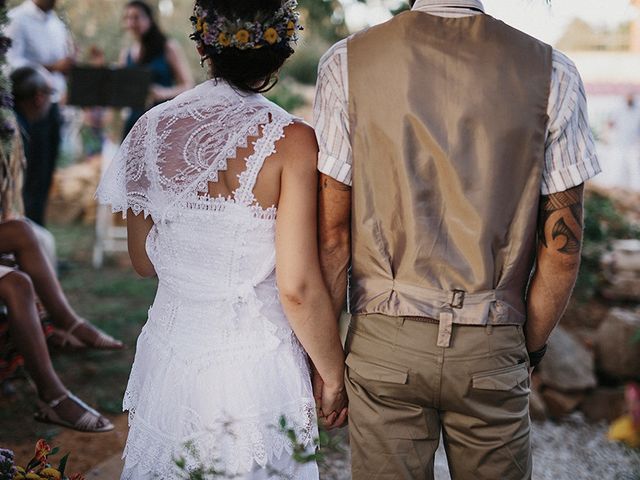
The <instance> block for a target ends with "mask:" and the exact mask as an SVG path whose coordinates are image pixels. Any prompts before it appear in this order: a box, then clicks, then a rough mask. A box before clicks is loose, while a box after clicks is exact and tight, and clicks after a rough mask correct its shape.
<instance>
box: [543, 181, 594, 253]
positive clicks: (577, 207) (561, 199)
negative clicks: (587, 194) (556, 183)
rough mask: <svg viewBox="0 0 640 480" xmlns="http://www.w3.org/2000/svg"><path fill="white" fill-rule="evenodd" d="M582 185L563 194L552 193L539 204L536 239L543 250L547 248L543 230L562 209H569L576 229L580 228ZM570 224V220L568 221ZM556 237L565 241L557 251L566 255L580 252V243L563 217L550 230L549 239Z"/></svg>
mask: <svg viewBox="0 0 640 480" xmlns="http://www.w3.org/2000/svg"><path fill="white" fill-rule="evenodd" d="M582 192H583V187H582V185H580V186H578V187H575V188H572V189H569V190H567V191H565V192H559V193H554V194H552V195H548V196H543V197H542V202H541V204H540V217H539V219H538V238H539V241H540V242H541V243H542V245H544V247H545V248H548V247H549V244H548V242H547V236H546V234H545V229H546V226H547V223H548V221H549V219H550V218H551V216H552V215H553V214H554V213H556V212H558V211H560V210H563V209H569V212H570V214H571V218H572V219H573V222H575V224H576V225H577V227H578V228H582ZM569 222H570V223H573V222H571V220H569ZM558 237H563V238H565V239H566V243H565V244H564V246H563V247H562V248H559V249H558V251H559V252H561V253H564V254H566V255H575V254H577V253H579V252H580V246H581V241H580V239H579V237H578V235H576V234H575V233H574V231H573V230H572V229H571V228H570V227H569V225H567V221H566V220H565V217H564V216H563V217H561V218H560V219H559V220H557V221H556V222H555V224H554V225H553V228H552V230H551V238H552V239H553V240H556V239H557V238H558Z"/></svg>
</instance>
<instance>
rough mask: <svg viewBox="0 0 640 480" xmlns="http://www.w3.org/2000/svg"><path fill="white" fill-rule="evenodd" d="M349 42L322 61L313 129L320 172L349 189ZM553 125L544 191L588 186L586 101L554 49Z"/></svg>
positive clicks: (591, 147) (451, 2) (450, 0)
mask: <svg viewBox="0 0 640 480" xmlns="http://www.w3.org/2000/svg"><path fill="white" fill-rule="evenodd" d="M413 8H414V10H420V11H425V12H428V13H430V14H432V15H441V16H446V17H460V16H465V15H474V14H478V13H479V12H481V11H483V6H482V2H480V1H479V0H457V1H455V0H418V1H417V2H416V4H415V5H414V7H413ZM348 91H349V73H348V68H347V41H346V40H342V41H340V42H338V43H337V44H335V45H334V46H333V47H332V48H331V49H330V50H329V51H328V52H327V53H326V54H325V55H324V57H323V58H322V60H321V61H320V68H319V72H318V84H317V87H316V99H315V103H314V127H315V129H316V135H317V137H318V143H319V145H320V154H319V161H318V169H319V170H320V171H321V172H322V173H324V174H326V175H328V176H330V177H332V178H334V179H336V180H338V181H339V182H341V183H344V184H346V185H351V164H352V152H351V143H350V138H349V114H348V110H349V98H348ZM548 115H549V124H548V128H547V140H546V151H545V167H544V172H543V179H542V186H541V193H542V194H543V195H550V194H552V193H558V192H562V191H565V190H567V189H569V188H572V187H575V186H577V185H580V184H581V183H584V182H585V181H587V180H588V179H590V178H592V177H594V176H595V175H597V174H598V173H600V171H601V169H600V164H599V162H598V158H597V156H596V147H595V142H594V139H593V135H592V132H591V128H590V126H589V117H588V114H587V98H586V95H585V90H584V85H583V83H582V79H581V78H580V74H579V73H578V70H577V69H576V66H575V64H574V63H573V62H572V61H571V60H569V58H567V57H566V56H565V55H564V54H562V53H560V52H558V51H557V50H554V52H553V73H552V78H551V95H550V98H549V108H548Z"/></svg>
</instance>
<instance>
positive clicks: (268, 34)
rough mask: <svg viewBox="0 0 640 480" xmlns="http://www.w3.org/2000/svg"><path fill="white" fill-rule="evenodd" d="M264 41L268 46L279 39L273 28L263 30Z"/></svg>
mask: <svg viewBox="0 0 640 480" xmlns="http://www.w3.org/2000/svg"><path fill="white" fill-rule="evenodd" d="M264 39H265V40H266V42H267V43H268V44H269V45H273V44H274V43H276V42H277V41H278V40H279V39H280V37H279V36H278V31H277V30H276V29H275V28H273V27H271V28H267V29H266V30H265V32H264Z"/></svg>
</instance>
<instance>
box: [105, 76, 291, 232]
mask: <svg viewBox="0 0 640 480" xmlns="http://www.w3.org/2000/svg"><path fill="white" fill-rule="evenodd" d="M294 121H295V118H294V117H292V116H291V115H290V114H289V113H287V112H286V111H284V110H282V109H281V108H280V107H278V106H277V105H275V104H273V103H272V102H270V101H268V100H267V99H265V98H264V97H262V96H261V95H257V94H245V93H240V92H238V91H236V90H234V89H233V88H232V87H231V86H230V85H229V84H227V83H226V82H223V81H215V80H210V81H207V82H205V83H203V84H201V85H198V86H197V87H196V88H194V89H192V90H190V91H188V92H186V93H184V94H182V95H180V96H178V97H176V98H175V99H173V100H171V101H169V102H166V103H163V104H162V105H159V106H157V107H155V108H153V109H152V110H150V111H149V112H147V113H146V114H145V115H144V116H143V117H142V118H141V119H140V120H139V121H138V123H137V124H136V125H135V126H134V128H133V129H132V130H131V132H130V133H129V135H128V136H127V138H126V139H125V141H124V142H123V144H122V146H121V148H120V150H119V152H118V154H117V155H116V157H115V158H114V160H113V161H112V163H111V165H110V166H109V168H108V169H107V171H106V173H105V175H104V177H103V179H102V182H101V184H100V187H99V188H98V192H97V197H98V199H99V200H100V201H101V202H102V203H107V204H110V205H111V206H112V209H113V212H114V213H115V212H122V213H123V214H124V215H125V216H126V213H127V210H128V209H131V210H132V211H133V213H134V214H135V215H138V214H140V213H141V212H143V213H144V215H145V217H147V216H148V215H151V216H152V218H153V220H154V222H155V223H161V222H163V221H164V220H166V219H168V218H173V217H175V215H176V214H177V213H179V212H180V211H181V210H183V209H184V208H193V209H206V210H215V211H220V210H223V209H224V208H225V207H226V205H227V204H229V203H235V204H238V205H242V206H245V207H247V208H249V209H251V210H253V213H254V215H255V216H256V217H258V218H262V217H266V218H273V217H274V215H275V209H273V208H267V209H263V208H262V207H261V206H260V205H258V203H257V202H256V199H255V198H254V196H253V187H254V186H255V183H256V179H257V177H258V175H259V173H260V170H261V168H262V165H263V163H264V160H265V159H266V158H267V157H268V156H269V155H271V154H272V153H274V151H275V143H276V142H277V141H278V140H279V139H280V138H281V137H282V136H283V131H284V128H285V127H286V126H287V125H289V124H291V123H292V122H294ZM250 138H257V139H256V140H255V141H254V142H253V144H252V147H253V152H252V154H251V155H250V156H249V157H248V158H247V159H246V170H245V171H243V172H242V173H241V174H240V178H239V180H240V185H239V187H238V188H237V189H236V190H235V191H234V192H232V193H231V195H229V196H226V197H224V198H223V197H214V198H206V194H207V191H208V185H209V183H215V182H217V181H218V175H219V173H220V172H221V171H224V170H227V167H228V161H229V159H233V158H235V157H236V155H237V151H238V149H240V148H246V147H247V146H250V145H248V143H249V139H250ZM203 197H204V199H203Z"/></svg>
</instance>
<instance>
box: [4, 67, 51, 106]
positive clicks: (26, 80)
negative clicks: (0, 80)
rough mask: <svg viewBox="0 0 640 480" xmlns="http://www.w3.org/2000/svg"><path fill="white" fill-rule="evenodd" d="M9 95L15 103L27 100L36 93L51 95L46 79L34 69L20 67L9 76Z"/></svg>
mask: <svg viewBox="0 0 640 480" xmlns="http://www.w3.org/2000/svg"><path fill="white" fill-rule="evenodd" d="M10 80H11V93H12V95H13V97H14V98H15V100H16V102H20V101H22V100H29V99H32V98H33V97H35V96H36V95H37V94H38V93H51V87H50V86H49V83H48V82H47V79H46V78H45V77H44V75H43V74H42V73H40V72H39V71H38V70H37V69H36V68H34V67H29V66H26V67H20V68H18V69H17V70H14V71H13V72H12V73H11V76H10Z"/></svg>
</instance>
